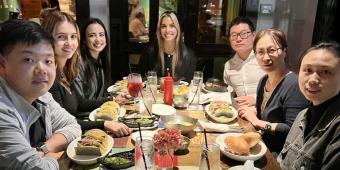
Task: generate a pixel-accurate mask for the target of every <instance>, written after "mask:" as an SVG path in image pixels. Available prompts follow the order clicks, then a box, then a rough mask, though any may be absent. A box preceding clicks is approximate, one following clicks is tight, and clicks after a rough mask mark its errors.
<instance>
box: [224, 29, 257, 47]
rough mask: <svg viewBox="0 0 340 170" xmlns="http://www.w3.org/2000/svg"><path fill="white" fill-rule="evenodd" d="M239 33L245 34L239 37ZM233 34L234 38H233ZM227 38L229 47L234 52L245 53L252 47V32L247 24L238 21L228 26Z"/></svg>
mask: <svg viewBox="0 0 340 170" xmlns="http://www.w3.org/2000/svg"><path fill="white" fill-rule="evenodd" d="M240 34H245V35H246V36H245V37H244V38H241V36H240ZM233 35H234V36H233ZM235 35H236V39H234V38H233V37H235ZM229 40H230V45H231V48H232V49H233V50H234V51H235V52H236V53H247V52H250V51H251V50H252V49H253V41H254V33H253V32H252V31H251V30H250V28H249V25H248V24H245V23H240V24H238V25H234V26H232V27H231V28H230V38H229Z"/></svg>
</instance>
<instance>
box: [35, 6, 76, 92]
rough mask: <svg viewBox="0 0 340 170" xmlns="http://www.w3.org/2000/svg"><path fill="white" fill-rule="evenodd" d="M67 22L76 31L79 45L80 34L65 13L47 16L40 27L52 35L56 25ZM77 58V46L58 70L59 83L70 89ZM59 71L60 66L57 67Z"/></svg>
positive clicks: (74, 75) (56, 12) (55, 12)
mask: <svg viewBox="0 0 340 170" xmlns="http://www.w3.org/2000/svg"><path fill="white" fill-rule="evenodd" d="M64 21H67V22H69V23H71V24H72V25H74V27H75V28H76V30H77V35H78V38H77V39H78V44H79V43H80V37H79V36H80V33H79V28H78V25H77V23H76V21H75V20H74V19H73V18H72V17H71V16H70V15H68V14H67V13H65V12H60V11H53V12H51V13H50V14H49V15H47V16H46V17H45V18H44V20H43V21H42V23H41V26H42V27H43V28H44V29H45V30H46V31H48V32H49V33H50V34H52V35H53V32H54V30H55V29H56V27H57V25H58V24H60V23H62V22H64ZM78 58H79V46H78V48H77V50H76V51H75V52H74V54H73V56H72V58H71V59H69V60H67V61H66V64H65V66H64V67H63V70H58V71H59V73H60V83H61V84H62V85H65V86H66V87H70V86H71V83H72V82H73V80H74V79H75V78H76V77H77V74H78V67H77V65H78V60H79V59H78ZM57 68H59V69H60V66H59V67H57Z"/></svg>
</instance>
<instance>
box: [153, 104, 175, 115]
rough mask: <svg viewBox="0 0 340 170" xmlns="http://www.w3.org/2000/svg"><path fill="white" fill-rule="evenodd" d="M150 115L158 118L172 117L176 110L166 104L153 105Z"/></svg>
mask: <svg viewBox="0 0 340 170" xmlns="http://www.w3.org/2000/svg"><path fill="white" fill-rule="evenodd" d="M151 110H152V113H153V114H155V115H158V116H164V115H172V114H175V113H176V109H175V108H174V107H172V106H169V105H166V104H153V105H152V109H151Z"/></svg>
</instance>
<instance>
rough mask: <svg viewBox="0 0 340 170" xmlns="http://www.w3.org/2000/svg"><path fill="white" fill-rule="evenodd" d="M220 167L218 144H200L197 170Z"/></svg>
mask: <svg viewBox="0 0 340 170" xmlns="http://www.w3.org/2000/svg"><path fill="white" fill-rule="evenodd" d="M208 169H211V170H212V169H214V170H219V169H221V165H220V146H219V145H218V144H217V143H213V144H208V148H207V147H206V145H205V144H202V145H201V159H200V163H199V170H208Z"/></svg>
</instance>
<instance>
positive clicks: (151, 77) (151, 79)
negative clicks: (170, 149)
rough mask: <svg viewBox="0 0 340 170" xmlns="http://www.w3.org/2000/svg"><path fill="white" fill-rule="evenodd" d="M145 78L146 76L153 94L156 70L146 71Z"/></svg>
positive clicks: (155, 83) (155, 84)
mask: <svg viewBox="0 0 340 170" xmlns="http://www.w3.org/2000/svg"><path fill="white" fill-rule="evenodd" d="M146 78H147V82H148V86H149V88H150V89H151V91H152V93H153V94H154V95H155V94H156V93H157V72H155V71H148V73H147V77H146Z"/></svg>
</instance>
